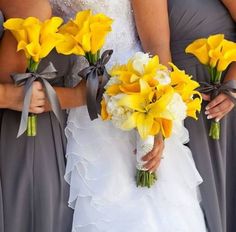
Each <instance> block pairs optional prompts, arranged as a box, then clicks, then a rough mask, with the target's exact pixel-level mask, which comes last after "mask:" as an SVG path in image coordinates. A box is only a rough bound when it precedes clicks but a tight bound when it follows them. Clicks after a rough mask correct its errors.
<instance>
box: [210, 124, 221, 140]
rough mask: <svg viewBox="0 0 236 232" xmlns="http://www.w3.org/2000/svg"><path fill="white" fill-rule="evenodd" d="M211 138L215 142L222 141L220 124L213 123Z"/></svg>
mask: <svg viewBox="0 0 236 232" xmlns="http://www.w3.org/2000/svg"><path fill="white" fill-rule="evenodd" d="M209 136H210V137H211V138H212V139H214V140H219V139H220V122H216V121H211V128H210V132H209Z"/></svg>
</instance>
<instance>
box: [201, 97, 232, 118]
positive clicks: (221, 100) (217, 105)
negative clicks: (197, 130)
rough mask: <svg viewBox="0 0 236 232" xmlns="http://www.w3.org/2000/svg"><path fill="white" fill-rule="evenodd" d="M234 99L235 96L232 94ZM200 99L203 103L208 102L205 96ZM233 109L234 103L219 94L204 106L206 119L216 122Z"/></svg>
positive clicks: (208, 99) (208, 98)
mask: <svg viewBox="0 0 236 232" xmlns="http://www.w3.org/2000/svg"><path fill="white" fill-rule="evenodd" d="M233 95H234V96H235V97H236V94H235V93H233ZM202 97H203V99H204V100H205V101H210V96H209V95H206V94H202ZM233 108H234V103H233V102H232V100H231V99H230V97H229V96H227V95H226V94H224V93H221V94H219V95H218V96H217V97H215V98H214V99H213V100H211V101H210V103H209V104H208V105H207V106H206V111H205V114H206V115H207V119H213V118H214V119H215V120H216V121H220V120H221V119H222V118H223V117H224V116H225V115H227V114H228V113H229V112H230V111H231V110H232V109H233Z"/></svg>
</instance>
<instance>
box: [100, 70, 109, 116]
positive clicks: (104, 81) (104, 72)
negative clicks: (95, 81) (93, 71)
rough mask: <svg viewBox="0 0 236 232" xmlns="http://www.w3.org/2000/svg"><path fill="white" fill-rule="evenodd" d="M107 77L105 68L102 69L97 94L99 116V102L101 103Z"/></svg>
mask: <svg viewBox="0 0 236 232" xmlns="http://www.w3.org/2000/svg"><path fill="white" fill-rule="evenodd" d="M109 77H110V76H109V74H108V73H107V71H106V68H105V67H104V70H103V75H102V80H101V84H100V85H99V89H98V94H97V110H98V113H99V114H101V101H102V97H103V93H104V91H105V88H104V87H105V85H106V84H107V82H108V80H109Z"/></svg>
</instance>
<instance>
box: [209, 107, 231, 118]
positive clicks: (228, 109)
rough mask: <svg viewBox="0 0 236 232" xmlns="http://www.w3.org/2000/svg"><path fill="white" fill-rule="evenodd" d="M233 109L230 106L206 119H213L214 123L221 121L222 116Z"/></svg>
mask: <svg viewBox="0 0 236 232" xmlns="http://www.w3.org/2000/svg"><path fill="white" fill-rule="evenodd" d="M232 109H233V106H230V107H228V108H226V109H225V110H222V111H220V112H218V113H214V114H212V115H208V117H207V118H208V119H213V118H215V119H216V121H219V120H220V119H222V118H223V117H224V116H226V115H227V114H228V113H229V112H230V111H231V110H232Z"/></svg>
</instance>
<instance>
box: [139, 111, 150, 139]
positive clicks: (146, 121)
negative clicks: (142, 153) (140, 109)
mask: <svg viewBox="0 0 236 232" xmlns="http://www.w3.org/2000/svg"><path fill="white" fill-rule="evenodd" d="M152 127H153V117H152V116H151V115H150V114H144V113H138V114H137V129H138V132H139V135H140V136H141V138H142V139H145V138H146V137H147V136H148V135H150V133H151V130H152Z"/></svg>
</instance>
